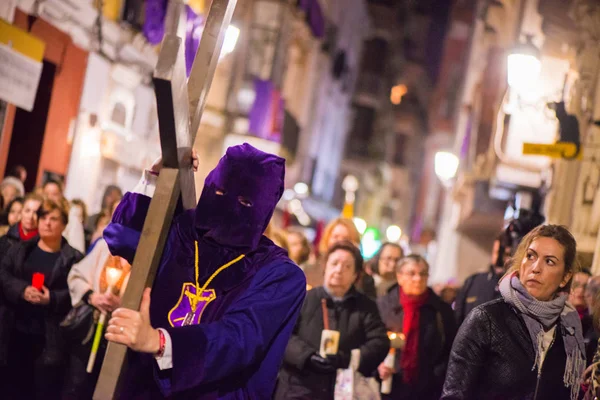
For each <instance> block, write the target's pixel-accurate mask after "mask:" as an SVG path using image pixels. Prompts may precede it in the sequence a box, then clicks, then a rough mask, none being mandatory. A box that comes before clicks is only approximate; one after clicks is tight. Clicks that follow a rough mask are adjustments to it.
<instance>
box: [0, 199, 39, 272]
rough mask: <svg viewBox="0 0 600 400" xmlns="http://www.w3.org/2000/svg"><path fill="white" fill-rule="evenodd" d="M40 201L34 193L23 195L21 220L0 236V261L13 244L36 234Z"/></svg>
mask: <svg viewBox="0 0 600 400" xmlns="http://www.w3.org/2000/svg"><path fill="white" fill-rule="evenodd" d="M42 201H43V198H42V197H40V196H38V195H35V194H28V195H27V196H26V197H25V200H24V202H23V210H22V211H21V220H20V221H19V222H18V223H17V224H15V225H12V226H11V227H10V228H8V231H7V232H6V235H4V236H2V237H0V261H2V258H3V257H4V256H5V255H6V254H8V250H9V249H10V248H11V247H12V246H13V245H14V244H17V243H19V242H22V241H27V240H31V239H33V238H35V237H36V236H37V234H38V229H37V225H38V217H37V211H38V209H39V208H40V205H41V204H42Z"/></svg>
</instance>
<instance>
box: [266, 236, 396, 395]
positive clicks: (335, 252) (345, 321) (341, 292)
mask: <svg viewBox="0 0 600 400" xmlns="http://www.w3.org/2000/svg"><path fill="white" fill-rule="evenodd" d="M325 258H326V266H325V282H324V285H323V286H322V287H318V288H315V289H312V290H311V291H309V292H308V293H307V295H306V299H305V301H304V305H303V306H302V311H301V313H300V317H299V318H298V322H297V324H296V327H295V328H294V332H293V334H292V337H291V339H290V341H289V343H288V345H287V349H286V351H285V357H284V363H283V367H282V370H281V372H280V376H279V385H278V388H277V391H276V394H275V399H277V400H279V399H282V400H283V399H311V400H319V399H323V400H330V399H332V398H333V393H334V386H335V378H336V370H337V369H338V368H348V365H349V362H350V353H351V351H352V350H353V349H360V364H359V369H358V370H359V372H360V373H362V374H363V375H365V376H371V375H372V374H373V373H375V371H376V369H377V366H378V365H379V364H380V363H381V362H382V361H383V359H384V358H385V356H386V354H387V352H388V349H389V344H390V342H389V339H388V337H387V332H386V329H385V326H384V325H383V322H382V321H381V318H380V317H379V312H378V310H377V305H376V304H375V302H374V301H372V300H371V299H369V298H368V297H366V296H365V295H363V294H361V293H359V292H357V291H356V289H355V288H354V282H355V281H356V279H357V278H358V273H359V271H360V270H361V269H362V263H363V260H362V256H361V254H360V251H359V250H358V248H357V247H356V246H355V245H354V244H353V243H350V242H338V243H335V244H334V245H333V246H332V247H331V248H330V249H329V250H328V251H327V253H326V254H325ZM323 303H324V304H325V306H323ZM324 308H325V309H326V310H327V316H326V317H324V310H323V309H324ZM325 318H327V322H328V325H329V329H330V330H335V331H338V332H339V334H340V337H339V348H338V351H337V354H336V355H334V356H328V357H327V358H324V357H322V356H321V355H320V354H319V348H320V342H321V332H322V331H323V329H324V328H325V326H326V325H325Z"/></svg>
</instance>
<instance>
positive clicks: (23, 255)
mask: <svg viewBox="0 0 600 400" xmlns="http://www.w3.org/2000/svg"><path fill="white" fill-rule="evenodd" d="M26 203H27V202H26ZM37 216H38V232H39V235H38V236H37V237H35V238H34V239H32V240H29V241H26V242H20V243H18V244H16V245H14V246H13V247H12V248H11V249H10V251H9V252H8V254H7V255H6V256H5V257H4V258H3V260H2V264H1V265H0V291H1V292H2V295H3V301H2V303H1V304H0V321H2V323H0V368H1V371H0V393H2V398H3V399H54V398H60V389H61V383H62V376H61V371H63V370H64V362H65V360H64V357H65V351H64V343H63V341H62V338H61V334H60V331H59V323H60V321H61V320H62V319H63V318H64V317H65V315H66V314H67V312H68V311H69V309H70V308H71V299H70V297H69V288H68V286H67V275H68V273H69V271H70V269H71V267H72V266H73V264H75V263H76V262H78V261H79V260H81V259H82V257H83V256H82V254H81V253H80V252H78V251H77V250H75V249H73V248H72V247H71V246H70V245H69V244H68V243H67V241H66V240H65V239H64V238H63V237H62V232H63V230H64V229H65V226H66V225H67V223H68V214H67V211H66V210H65V209H64V207H62V205H60V204H56V203H55V202H53V201H51V200H45V201H44V202H43V203H42V205H41V206H40V208H39V210H38V213H37ZM34 285H35V286H34Z"/></svg>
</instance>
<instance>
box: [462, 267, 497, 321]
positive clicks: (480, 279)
mask: <svg viewBox="0 0 600 400" xmlns="http://www.w3.org/2000/svg"><path fill="white" fill-rule="evenodd" d="M500 278H501V276H500V275H498V274H496V272H495V271H494V266H493V265H491V266H490V269H489V271H487V272H481V273H479V274H474V275H471V276H470V277H468V278H467V279H466V280H465V283H464V285H463V287H462V288H461V289H460V291H459V292H458V294H457V295H456V300H455V303H454V314H455V315H456V321H457V322H458V324H459V325H460V324H462V322H463V321H464V320H465V318H466V317H467V315H468V314H469V313H470V312H471V310H473V309H474V308H475V307H477V306H480V305H482V304H484V303H487V302H488V301H492V300H494V299H497V298H499V297H500V291H499V290H498V282H499V281H500Z"/></svg>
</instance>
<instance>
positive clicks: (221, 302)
mask: <svg viewBox="0 0 600 400" xmlns="http://www.w3.org/2000/svg"><path fill="white" fill-rule="evenodd" d="M284 171H285V162H284V160H283V159H282V158H280V157H277V156H275V155H272V154H267V153H264V152H262V151H260V150H257V149H256V148H254V147H252V146H250V145H248V144H244V145H240V146H234V147H230V148H229V149H228V150H227V152H226V154H225V156H224V157H223V158H222V159H221V160H220V162H219V164H218V165H217V167H216V168H215V169H214V170H213V171H212V172H211V173H210V174H209V175H208V177H207V178H206V181H205V186H204V189H203V191H202V194H201V196H200V201H199V202H198V205H197V207H196V209H194V210H188V211H186V212H184V213H181V214H179V215H178V216H176V217H175V218H174V220H173V224H172V227H171V230H170V232H169V236H168V239H167V243H166V245H165V250H164V252H163V257H162V259H161V263H160V266H159V269H158V273H157V276H156V278H155V283H154V287H153V288H152V299H151V306H150V317H151V322H152V325H153V326H154V327H162V328H165V329H166V330H167V331H168V332H169V335H170V337H171V339H172V346H173V368H172V369H171V370H169V371H168V372H167V373H165V372H163V373H162V374H159V375H157V374H156V373H155V372H153V371H155V370H156V365H153V364H155V363H156V362H155V361H154V360H153V358H152V356H150V355H143V354H135V355H133V356H132V357H133V358H132V363H135V364H136V365H137V367H136V368H132V369H131V371H132V374H131V375H130V376H129V377H128V380H129V381H131V382H140V385H131V387H130V388H129V389H130V390H127V391H126V393H124V394H123V396H122V398H161V397H160V396H158V397H157V396H156V395H157V393H156V392H155V390H156V389H159V390H160V392H161V393H162V395H163V396H165V397H166V396H174V397H173V398H174V399H175V398H177V396H175V395H176V394H177V393H182V392H185V393H186V396H187V395H189V394H190V393H189V390H190V389H192V390H193V393H194V394H193V395H191V396H189V397H185V396H184V397H185V398H186V399H187V398H190V399H225V398H227V399H229V398H238V397H239V396H242V397H243V396H244V394H247V393H252V394H253V396H254V398H268V397H269V396H270V395H271V393H272V391H273V385H274V382H275V380H276V376H277V370H278V367H279V365H280V363H281V358H282V356H283V351H284V349H285V346H286V344H287V341H288V339H289V336H290V335H291V330H292V328H293V325H294V323H295V320H296V316H297V314H298V311H299V309H300V307H301V305H302V301H303V299H304V295H305V287H306V281H305V279H304V276H303V274H302V271H301V270H300V269H299V268H298V267H297V266H295V265H293V264H292V263H291V261H290V260H289V259H288V257H287V255H286V253H285V251H283V250H282V249H280V248H279V247H277V246H275V245H274V244H273V242H271V241H270V240H269V239H267V238H266V237H264V236H263V235H262V234H263V232H264V230H265V229H266V227H267V225H268V223H269V221H270V219H271V217H272V215H273V211H274V209H275V205H276V204H277V202H278V201H279V199H280V197H281V195H282V192H283V184H284ZM149 202H150V199H149V198H148V197H146V196H142V195H140V194H137V193H127V194H125V197H124V198H123V200H122V202H121V203H120V205H119V207H118V208H117V210H116V212H115V215H114V216H113V222H112V223H111V224H110V225H109V227H108V228H107V229H106V231H105V232H104V237H105V239H106V242H107V244H108V245H109V248H110V249H111V252H112V254H115V255H120V256H122V257H124V258H130V259H131V258H132V256H133V254H134V250H135V247H136V246H137V241H138V240H139V236H140V232H141V230H142V225H143V221H144V218H143V217H144V216H145V213H146V212H147V207H148V204H149ZM134 268H135V265H134ZM185 325H191V326H185ZM153 380H154V381H156V382H157V383H158V387H157V388H156V389H155V388H154V387H153V386H148V385H146V384H141V382H148V381H153Z"/></svg>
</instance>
